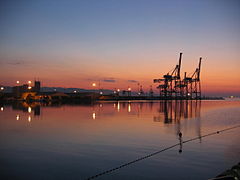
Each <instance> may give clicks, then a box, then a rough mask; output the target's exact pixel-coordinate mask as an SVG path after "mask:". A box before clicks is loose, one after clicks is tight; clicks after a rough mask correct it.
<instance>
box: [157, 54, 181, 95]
mask: <svg viewBox="0 0 240 180" xmlns="http://www.w3.org/2000/svg"><path fill="white" fill-rule="evenodd" d="M181 61H182V53H180V57H179V61H178V64H177V65H176V66H175V68H174V69H173V70H171V71H169V72H168V73H167V74H165V75H163V78H162V79H154V80H153V82H154V83H160V85H159V86H158V87H157V88H158V89H159V92H160V97H164V98H165V99H168V98H172V97H173V94H175V97H177V96H178V94H179V93H180V88H181V87H180V84H181V77H180V71H181Z"/></svg>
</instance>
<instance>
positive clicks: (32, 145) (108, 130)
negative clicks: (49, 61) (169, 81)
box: [0, 100, 240, 180]
mask: <svg viewBox="0 0 240 180" xmlns="http://www.w3.org/2000/svg"><path fill="white" fill-rule="evenodd" d="M239 124H240V101H231V100H216V101H194V100H193V101H185V100H184V101H120V102H98V103H94V104H81V105H66V104H65V105H61V104H48V105H46V104H39V103H32V104H27V103H18V104H10V105H1V111H0V169H1V170H0V178H1V179H11V180H12V179H13V180H14V179H24V180H28V179H34V180H38V179H58V180H59V179H86V178H88V177H91V176H94V175H96V174H98V173H101V172H103V171H105V170H108V169H112V168H114V167H118V166H119V165H122V164H124V163H127V162H129V161H132V160H135V159H138V158H140V157H143V156H146V155H148V154H151V153H154V152H156V151H159V150H161V149H164V148H167V147H169V146H172V145H174V144H177V143H179V142H180V141H185V140H188V139H191V138H195V137H196V138H197V139H196V140H194V141H191V142H188V143H184V144H182V146H176V147H173V148H171V149H168V150H166V151H164V152H162V153H159V154H156V155H154V156H152V157H149V158H146V159H144V160H142V161H138V162H136V163H133V164H131V165H129V166H126V167H124V168H121V169H118V170H116V171H113V172H111V173H107V174H104V175H102V176H99V177H97V178H96V179H117V180H118V179H119V180H120V179H140V180H142V179H163V180H165V179H166V180H170V179H186V180H187V179H195V180H198V179H199V180H200V179H201V180H202V179H209V178H213V177H215V176H217V175H218V174H220V173H221V172H223V171H225V170H226V169H229V168H231V167H232V166H233V165H235V164H237V163H238V162H239V161H240V128H235V129H232V130H229V131H225V132H221V133H219V134H215V135H212V136H207V137H202V136H203V135H205V134H208V133H211V132H216V131H219V130H222V129H225V128H229V127H233V126H236V125H239ZM180 132H181V133H182V138H179V133H180Z"/></svg>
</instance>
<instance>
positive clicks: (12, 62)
mask: <svg viewBox="0 0 240 180" xmlns="http://www.w3.org/2000/svg"><path fill="white" fill-rule="evenodd" d="M0 62H1V63H0V64H6V65H13V66H18V65H25V64H26V61H23V60H1V61H0Z"/></svg>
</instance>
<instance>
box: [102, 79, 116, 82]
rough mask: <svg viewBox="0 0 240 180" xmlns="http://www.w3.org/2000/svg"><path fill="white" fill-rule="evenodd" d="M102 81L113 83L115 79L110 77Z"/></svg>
mask: <svg viewBox="0 0 240 180" xmlns="http://www.w3.org/2000/svg"><path fill="white" fill-rule="evenodd" d="M103 82H109V83H115V82H116V80H115V79H113V78H111V79H104V80H103Z"/></svg>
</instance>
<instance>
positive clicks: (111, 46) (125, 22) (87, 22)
mask: <svg viewBox="0 0 240 180" xmlns="http://www.w3.org/2000/svg"><path fill="white" fill-rule="evenodd" d="M239 19H240V1H237V0H229V1H228V0H224V1H223V0H201V1H194V0H189V1H187V0H182V1H179V0H172V1H160V0H145V1H143V0H125V1H122V0H121V1H117V0H108V1H107V0H102V1H99V0H95V1H94V0H89V1H75V0H71V1H69V0H68V1H67V0H66V1H65V0H52V1H49V0H41V1H40V0H39V1H37V0H35V1H32V0H21V1H17V0H15V1H14V0H12V1H11V0H9V1H1V4H0V26H1V29H0V39H1V41H0V61H1V64H2V68H3V71H2V73H3V74H1V75H2V77H3V79H1V82H3V83H6V81H13V79H16V76H17V75H15V76H14V73H10V69H15V70H16V71H18V72H23V71H24V72H27V73H26V74H28V76H32V77H36V76H38V77H40V78H42V79H44V80H45V82H49V83H50V82H52V81H51V79H50V78H49V77H51V76H53V74H61V73H65V72H66V71H67V72H66V74H65V80H67V77H68V78H69V79H71V78H73V77H75V76H82V77H84V78H83V79H89V78H90V79H94V78H95V79H97V78H106V77H112V78H116V79H125V80H126V81H127V79H128V78H127V77H126V76H125V75H124V74H123V73H124V67H123V65H122V64H125V65H126V66H128V67H131V68H132V69H133V68H139V72H140V71H143V70H144V69H145V68H147V69H151V70H152V72H153V73H152V74H151V71H150V70H147V71H146V73H142V74H143V75H141V73H137V72H136V73H135V74H134V73H130V76H133V78H135V79H143V81H144V83H146V84H147V81H149V84H150V83H151V81H152V79H153V78H154V76H155V77H156V75H158V74H160V73H162V72H164V71H169V68H172V66H174V65H175V63H176V59H177V58H178V57H177V56H178V54H179V52H181V51H182V52H183V53H184V57H185V61H184V63H185V64H184V65H185V69H186V71H191V70H192V69H194V67H193V66H195V65H196V64H197V59H198V58H199V56H203V57H205V58H207V59H208V63H209V64H208V66H206V67H207V68H205V70H206V73H207V72H209V71H210V70H211V68H213V66H215V65H216V64H218V65H219V68H218V69H214V68H213V72H214V73H215V75H214V74H211V75H209V76H210V80H209V76H207V75H206V76H204V75H203V78H205V79H206V81H209V82H218V81H221V78H220V77H219V75H220V74H223V71H224V72H226V73H229V72H235V71H236V70H237V69H236V66H239V65H240V64H239V57H240V55H239V52H238V51H239V49H240V36H239V32H240V21H239ZM193 59H194V61H192V60H193ZM158 63H159V64H158ZM26 64H30V66H31V69H35V70H34V71H32V70H30V68H28V67H27V66H26ZM13 65H14V66H13ZM21 65H24V66H21ZM46 66H48V69H47V68H46ZM156 66H159V67H162V69H161V70H159V71H158V72H157V69H156ZM38 67H41V68H40V69H41V70H38V69H37V68H38ZM76 67H78V68H76ZM210 67H211V68H210ZM225 67H226V69H225ZM96 68H99V69H97V70H96ZM44 69H45V70H44ZM91 69H94V70H93V71H91ZM100 69H103V70H102V71H101V70H100ZM127 69H128V68H127ZM111 70H112V72H111V73H106V72H110V71H111ZM45 71H47V72H50V71H51V72H52V73H53V74H48V76H47V77H46V76H44V74H46V72H45ZM117 71H119V73H115V72H117ZM70 72H71V73H72V74H71V73H70ZM79 72H81V73H79ZM206 73H205V74H206ZM121 74H122V76H121ZM237 75H239V74H237V73H235V74H234V76H237ZM144 77H146V78H145V79H144ZM150 77H152V78H150ZM21 78H22V79H24V78H27V77H25V76H23V75H22V76H21ZM214 78H215V79H214ZM223 78H224V77H223ZM225 78H226V79H227V78H228V76H225ZM53 79H54V78H53ZM65 80H64V81H65ZM81 80H82V79H81V78H80V79H79V81H81ZM236 80H239V79H236V78H235V79H234V81H236ZM61 83H63V82H61V81H58V84H59V85H61ZM73 85H75V86H80V85H78V84H77V83H75V84H73ZM231 85H233V84H231ZM69 86H70V84H69Z"/></svg>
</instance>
